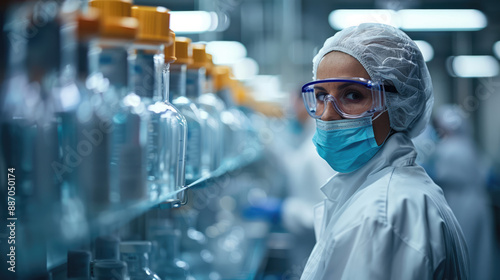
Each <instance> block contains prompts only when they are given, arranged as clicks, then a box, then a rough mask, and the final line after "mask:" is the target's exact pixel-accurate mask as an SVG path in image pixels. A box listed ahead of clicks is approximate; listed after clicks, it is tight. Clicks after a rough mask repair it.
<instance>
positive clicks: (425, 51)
mask: <svg viewBox="0 0 500 280" xmlns="http://www.w3.org/2000/svg"><path fill="white" fill-rule="evenodd" d="M415 43H416V44H417V46H418V48H419V49H420V52H422V56H423V57H424V60H425V62H428V61H431V60H432V59H433V58H434V48H433V47H432V46H431V44H429V43H428V42H427V41H422V40H415Z"/></svg>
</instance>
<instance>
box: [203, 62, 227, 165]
mask: <svg viewBox="0 0 500 280" xmlns="http://www.w3.org/2000/svg"><path fill="white" fill-rule="evenodd" d="M213 67H214V65H213V62H212V55H211V54H208V53H206V64H205V69H206V72H205V74H206V75H205V80H204V84H205V85H204V92H203V94H201V95H200V97H198V104H199V105H200V107H202V108H203V109H205V110H206V111H207V112H209V114H210V115H212V116H214V118H215V120H216V121H217V126H218V131H217V133H215V135H214V145H213V146H212V152H213V157H212V158H213V160H212V161H211V166H212V168H211V171H213V170H215V169H217V168H219V167H220V165H221V164H222V158H223V156H224V130H225V127H224V126H225V124H224V123H223V122H222V119H221V113H222V112H224V111H225V109H226V105H225V104H224V102H223V101H222V99H220V98H219V97H218V96H217V95H216V94H214V89H213V79H212V76H213V73H212V72H213ZM202 82H203V81H202Z"/></svg>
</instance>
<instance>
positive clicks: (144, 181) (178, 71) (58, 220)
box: [0, 0, 255, 279]
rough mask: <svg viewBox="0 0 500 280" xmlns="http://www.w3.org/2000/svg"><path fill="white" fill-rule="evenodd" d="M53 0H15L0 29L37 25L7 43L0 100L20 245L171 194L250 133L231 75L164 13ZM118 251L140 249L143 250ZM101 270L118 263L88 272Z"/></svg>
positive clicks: (66, 235)
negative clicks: (22, 225)
mask: <svg viewBox="0 0 500 280" xmlns="http://www.w3.org/2000/svg"><path fill="white" fill-rule="evenodd" d="M54 5H58V4H56V2H54V1H47V3H45V2H44V3H38V4H34V3H33V2H31V1H26V2H25V3H24V4H22V5H18V6H16V7H15V8H13V9H12V11H11V14H10V19H11V22H12V24H7V25H6V26H10V30H9V33H10V34H11V35H12V34H14V35H17V34H26V32H27V31H28V30H32V29H34V28H35V29H36V31H37V32H35V33H33V36H28V37H23V38H20V39H19V40H15V42H12V44H11V46H12V48H11V50H10V54H11V55H10V57H11V59H10V61H9V68H8V76H7V79H6V80H5V84H4V85H3V87H2V90H3V93H2V102H1V103H0V104H1V105H2V108H1V118H0V135H1V140H0V141H1V147H2V148H1V151H0V153H1V154H0V158H1V161H2V162H1V163H0V165H1V166H3V167H4V168H2V170H1V171H0V172H2V174H1V175H5V176H4V177H7V175H6V174H4V173H5V172H6V170H7V167H9V168H10V167H12V168H15V172H16V176H17V177H16V178H18V179H17V181H16V185H17V192H16V199H17V203H18V205H19V208H18V209H17V215H19V216H22V217H23V219H24V220H23V221H24V222H25V224H26V230H20V232H26V233H27V234H26V236H24V237H20V238H23V239H25V240H28V242H27V243H25V248H24V249H26V250H27V249H28V248H31V246H32V245H33V243H37V244H44V241H46V240H54V244H52V246H53V247H57V246H58V244H59V243H58V242H66V241H72V240H78V239H84V238H86V237H88V236H90V231H91V226H92V224H91V223H92V221H93V220H94V219H95V217H97V216H98V215H99V214H100V213H102V212H103V211H106V210H110V209H111V210H112V209H126V208H127V207H128V206H130V205H135V204H137V203H144V202H153V203H159V202H161V201H166V200H170V201H178V200H179V198H178V195H179V190H181V189H183V187H185V186H186V185H188V184H189V183H192V182H195V181H196V180H199V179H200V178H202V177H204V176H205V177H206V176H210V175H211V174H213V172H215V171H217V170H221V169H224V167H225V166H226V165H227V164H228V163H232V162H234V161H235V159H236V158H241V157H242V156H244V151H245V149H247V148H248V147H250V146H251V145H252V144H253V143H250V142H251V141H254V140H255V137H253V136H255V133H254V132H253V131H252V128H251V127H252V124H251V122H250V121H249V119H248V117H247V115H246V114H245V112H244V111H243V110H242V109H241V108H240V107H239V106H238V105H237V104H236V103H235V101H234V98H233V94H232V93H231V88H230V83H231V77H230V75H231V74H230V70H229V69H228V68H226V67H219V66H213V63H212V59H211V56H209V55H208V54H206V52H205V46H204V45H203V44H193V43H192V42H191V40H190V39H189V38H183V37H176V36H175V34H174V32H172V31H171V30H170V29H169V21H170V14H169V10H167V9H166V8H164V7H148V6H133V5H132V3H131V1H128V0H90V1H88V7H87V6H86V7H80V6H78V5H80V1H66V2H64V4H61V7H57V6H54ZM75 5H77V6H75ZM50 11H52V12H50ZM82 11H85V12H82ZM40 13H42V14H43V15H44V16H45V18H44V20H45V21H44V24H43V25H40V24H37V22H36V20H37V19H36V17H37V16H38V15H40ZM19 18H21V19H23V20H17V19H19ZM24 19H25V20H24ZM11 37H12V36H11ZM9 38H10V37H9ZM12 38H17V37H16V36H13V37H12ZM252 135H253V136H252ZM252 137H253V138H252ZM151 205H152V204H151ZM39 209H44V212H45V213H46V214H44V218H40V216H39V213H38V212H37V211H39ZM47 222H48V223H49V224H52V225H55V226H54V227H51V226H44V224H46V223H47ZM28 227H31V228H28ZM42 228H43V229H44V230H39V229H42ZM34 232H37V234H36V237H33V236H31V235H33V233H34ZM168 234H169V235H171V234H173V233H168ZM20 235H22V233H20ZM29 242H32V243H29ZM49 243H50V242H49ZM49 245H50V244H49ZM49 245H47V246H49ZM122 247H123V248H122V249H123V250H122V251H123V252H126V253H125V254H128V253H134V254H135V253H137V254H139V253H141V254H142V253H144V252H146V251H147V250H149V249H148V248H149V247H150V245H147V244H136V243H134V244H125V245H122ZM37 254H40V256H39V258H37V257H36V255H37ZM44 254H45V251H40V250H34V251H33V254H32V255H31V256H30V257H32V259H40V260H43V261H45V260H46V259H45V256H44ZM42 255H43V256H42ZM34 256H35V257H34ZM82 256H83V255H82ZM82 258H86V257H85V256H83V257H82ZM123 258H125V257H123ZM123 258H122V259H123ZM43 261H42V262H40V264H38V265H39V266H40V271H43V270H44V269H45V265H46V264H45V263H43ZM20 266H21V265H20ZM107 266H111V267H113V266H116V267H123V263H114V264H111V263H107V264H104V263H103V264H102V267H101V266H95V267H94V268H95V269H96V270H95V271H96V273H97V274H99V273H100V272H99V271H105V270H106V268H105V267H107ZM26 267H32V268H33V267H34V266H33V265H26ZM101 268H102V269H101ZM117 269H118V270H120V271H121V270H123V268H117ZM36 270H37V269H36V268H33V270H32V271H36ZM102 273H103V274H102V275H105V272H102ZM96 277H97V276H96ZM103 277H105V276H103ZM103 279H104V278H103Z"/></svg>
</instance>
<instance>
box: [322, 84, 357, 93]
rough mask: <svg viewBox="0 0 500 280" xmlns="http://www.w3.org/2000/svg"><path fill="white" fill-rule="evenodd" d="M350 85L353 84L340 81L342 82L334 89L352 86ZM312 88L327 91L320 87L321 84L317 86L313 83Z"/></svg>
mask: <svg viewBox="0 0 500 280" xmlns="http://www.w3.org/2000/svg"><path fill="white" fill-rule="evenodd" d="M352 85H353V84H352V83H342V84H340V85H339V86H338V87H337V88H336V90H342V89H344V88H346V87H349V86H352ZM314 89H315V90H322V91H327V90H326V89H325V88H324V87H322V86H317V85H314Z"/></svg>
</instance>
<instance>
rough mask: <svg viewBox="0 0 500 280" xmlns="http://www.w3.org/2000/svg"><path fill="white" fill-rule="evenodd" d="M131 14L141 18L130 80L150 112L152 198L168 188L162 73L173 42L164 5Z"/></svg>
mask: <svg viewBox="0 0 500 280" xmlns="http://www.w3.org/2000/svg"><path fill="white" fill-rule="evenodd" d="M132 16H133V17H135V18H137V19H138V21H139V33H138V35H137V38H136V41H135V43H134V45H133V47H132V56H133V58H134V59H132V61H133V65H132V67H131V68H130V69H131V74H130V77H131V83H132V87H133V90H134V93H135V94H137V95H138V96H140V97H141V102H143V103H144V105H145V106H146V108H147V110H148V111H149V114H150V117H151V119H150V123H149V127H148V144H147V161H146V168H147V175H148V176H147V182H148V189H149V194H150V199H151V200H156V199H158V197H159V195H160V191H161V190H162V189H166V188H167V183H168V179H169V178H167V175H168V170H169V165H168V164H169V161H168V160H166V157H168V156H169V153H170V150H169V147H170V145H171V144H170V143H169V141H170V139H169V138H168V136H169V133H168V131H169V130H170V127H169V126H170V123H171V120H170V119H169V117H171V116H169V115H168V114H165V111H167V109H168V108H166V107H165V106H164V104H163V103H162V102H163V98H162V74H163V68H164V63H165V58H164V45H165V44H171V43H173V41H172V38H171V37H170V36H169V32H168V31H169V30H168V28H160V27H163V26H167V27H168V25H169V18H170V16H169V13H168V10H167V9H166V8H164V7H148V6H133V7H132Z"/></svg>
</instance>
